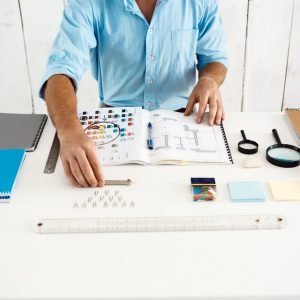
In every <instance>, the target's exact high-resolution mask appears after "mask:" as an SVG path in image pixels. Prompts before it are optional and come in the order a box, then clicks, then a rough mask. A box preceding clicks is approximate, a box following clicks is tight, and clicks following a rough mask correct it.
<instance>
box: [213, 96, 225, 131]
mask: <svg viewBox="0 0 300 300" xmlns="http://www.w3.org/2000/svg"><path fill="white" fill-rule="evenodd" d="M217 103H218V110H217V113H216V118H215V123H216V124H217V125H220V124H221V122H222V121H224V118H225V114H224V108H223V104H222V102H221V101H220V100H219V101H217Z"/></svg>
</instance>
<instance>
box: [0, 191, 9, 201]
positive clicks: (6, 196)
mask: <svg viewBox="0 0 300 300" xmlns="http://www.w3.org/2000/svg"><path fill="white" fill-rule="evenodd" d="M9 199H10V193H9V192H1V193H0V202H3V200H4V201H5V200H9Z"/></svg>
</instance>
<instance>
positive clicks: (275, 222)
mask: <svg viewBox="0 0 300 300" xmlns="http://www.w3.org/2000/svg"><path fill="white" fill-rule="evenodd" d="M286 224H287V221H286V218H285V217H283V216H278V215H248V216H243V215H242V216H197V217H153V218H151V217H145V218H109V219H101V218H99V219H42V220H39V221H37V222H35V223H34V230H35V231H36V232H37V233H40V234H51V233H52V234H59V233H114V232H164V231H207V230H259V229H282V228H284V227H285V226H286Z"/></svg>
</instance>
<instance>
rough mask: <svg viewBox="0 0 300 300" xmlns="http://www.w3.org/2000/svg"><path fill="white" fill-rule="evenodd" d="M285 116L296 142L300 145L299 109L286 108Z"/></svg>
mask: <svg viewBox="0 0 300 300" xmlns="http://www.w3.org/2000/svg"><path fill="white" fill-rule="evenodd" d="M285 116H286V119H287V121H288V124H289V127H290V129H291V131H292V133H293V135H294V137H295V139H296V141H297V143H298V144H299V145H300V109H297V108H286V109H285Z"/></svg>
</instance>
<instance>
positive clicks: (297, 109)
mask: <svg viewBox="0 0 300 300" xmlns="http://www.w3.org/2000/svg"><path fill="white" fill-rule="evenodd" d="M285 110H296V111H300V108H285Z"/></svg>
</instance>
